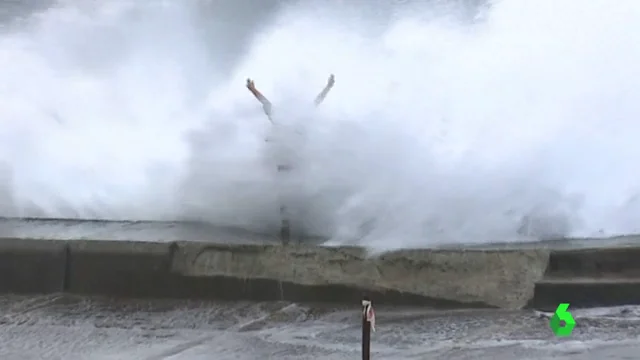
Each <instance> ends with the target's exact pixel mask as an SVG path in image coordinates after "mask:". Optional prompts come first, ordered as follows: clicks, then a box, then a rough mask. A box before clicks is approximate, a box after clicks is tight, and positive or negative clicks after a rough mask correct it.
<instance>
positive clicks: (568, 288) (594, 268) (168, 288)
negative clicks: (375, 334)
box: [0, 238, 640, 309]
mask: <svg viewBox="0 0 640 360" xmlns="http://www.w3.org/2000/svg"><path fill="white" fill-rule="evenodd" d="M638 255H640V248H637V249H636V248H629V247H627V248H623V249H597V250H588V249H587V250H558V251H553V250H549V249H472V250H463V249H448V250H402V251H397V252H392V253H387V254H384V255H381V256H375V257H370V256H368V255H367V254H366V252H365V251H364V250H363V249H361V248H355V247H352V248H348V247H342V248H336V247H320V246H311V245H292V246H280V245H274V244H270V245H258V244H215V243H207V242H165V243H155V242H132V241H100V240H43V239H23V238H0V293H55V292H67V293H72V294H83V295H106V296H117V297H153V298H165V297H166V298H202V299H222V300H258V301H266V300H287V301H309V302H349V303H353V302H357V301H359V299H360V297H361V296H362V295H363V293H366V294H368V295H369V296H371V297H372V298H374V299H375V300H376V302H377V303H388V304H407V305H409V304H411V305H429V306H441V307H500V308H512V309H513V308H522V307H526V306H533V307H536V308H549V307H555V306H557V304H558V303H560V302H571V303H572V306H581V305H584V306H599V305H618V304H623V303H640V296H636V297H634V294H640V285H638V284H640V282H636V280H635V277H636V276H637V275H638V274H640V265H639V264H638V262H636V261H634V259H635V258H637V256H638Z"/></svg>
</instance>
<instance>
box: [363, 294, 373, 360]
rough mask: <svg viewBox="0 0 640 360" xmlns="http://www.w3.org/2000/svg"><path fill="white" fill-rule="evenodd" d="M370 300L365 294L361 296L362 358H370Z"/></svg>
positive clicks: (368, 359) (364, 359)
mask: <svg viewBox="0 0 640 360" xmlns="http://www.w3.org/2000/svg"><path fill="white" fill-rule="evenodd" d="M370 308H371V300H369V298H368V297H367V296H365V297H363V298H362V360H370V359H371V321H370V320H371V319H370V316H369V311H373V310H372V309H370Z"/></svg>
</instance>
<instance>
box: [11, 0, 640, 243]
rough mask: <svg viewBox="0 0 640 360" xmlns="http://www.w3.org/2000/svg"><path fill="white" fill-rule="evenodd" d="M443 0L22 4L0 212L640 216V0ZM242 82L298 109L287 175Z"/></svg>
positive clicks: (16, 23)
mask: <svg viewBox="0 0 640 360" xmlns="http://www.w3.org/2000/svg"><path fill="white" fill-rule="evenodd" d="M231 4H233V5H231ZM438 4H440V3H437V2H433V1H429V2H424V1H405V2H397V3H393V4H391V5H390V4H389V3H386V4H382V3H381V4H378V3H377V2H375V1H373V2H371V1H370V2H364V3H353V4H351V5H346V4H344V3H343V2H341V1H337V0H336V1H325V2H296V1H289V2H275V1H264V2H261V3H260V5H259V8H256V7H257V5H254V4H253V3H252V2H249V1H236V2H230V3H225V5H222V2H213V1H212V2H199V3H197V2H178V1H174V2H171V1H165V2H148V3H147V2H116V1H104V2H98V3H95V2H82V1H77V2H61V3H57V4H55V6H50V7H46V8H45V7H43V8H41V9H39V10H38V11H35V12H31V13H30V14H29V15H26V16H22V17H20V18H16V17H15V16H14V17H12V19H11V21H10V22H6V23H5V25H4V28H3V31H2V34H1V35H0V62H1V63H0V74H1V76H2V79H3V81H2V82H1V83H0V94H1V96H0V111H1V114H0V122H1V125H2V126H1V127H0V138H1V139H2V141H1V142H0V160H1V161H2V162H3V163H4V166H3V170H2V174H3V176H2V179H3V184H4V189H3V191H2V192H1V194H4V196H3V199H4V200H3V202H2V204H0V205H2V206H0V208H1V209H2V211H3V213H4V215H13V216H27V215H29V216H33V215H38V216H56V217H58V216H62V217H80V218H83V217H88V218H110V219H198V220H205V221H209V222H212V223H216V224H223V225H234V226H242V227H246V228H250V229H252V230H257V231H272V230H273V229H274V228H275V227H277V226H278V224H279V219H278V216H279V215H278V211H277V209H278V207H279V205H278V204H279V203H280V202H281V201H286V202H287V204H289V206H290V207H291V211H292V213H293V214H294V215H293V216H294V219H295V221H294V223H295V224H296V226H297V228H298V229H301V231H304V232H305V233H313V234H317V235H322V236H328V237H331V238H332V239H333V242H334V243H344V242H351V243H354V242H357V243H360V244H369V245H372V246H374V245H375V246H382V247H385V248H393V247H404V246H422V245H429V244H436V243H452V242H453V243H455V242H484V241H503V240H518V239H530V238H531V237H549V236H567V235H573V236H585V235H593V234H606V235H611V234H624V233H632V232H638V231H639V230H640V229H639V228H638V227H639V226H640V225H638V224H640V222H638V221H637V217H638V215H637V214H640V204H639V203H638V197H637V196H638V195H637V194H638V189H639V186H640V167H638V166H637V164H636V162H637V161H636V159H637V158H638V156H639V155H640V146H639V145H637V139H638V138H639V136H640V124H638V123H637V116H638V115H639V114H640V102H639V101H637V99H638V98H640V81H639V80H638V79H640V39H639V35H637V34H638V31H640V25H638V24H640V3H638V2H637V1H633V0H621V1H617V2H616V3H615V6H614V5H613V4H612V3H611V2H610V1H604V0H592V1H588V2H584V1H578V0H553V1H551V0H542V1H541V0H537V1H528V0H521V1H503V2H494V3H488V4H466V5H465V4H463V5H460V4H459V3H454V2H450V3H444V4H440V5H438ZM470 14H471V15H470ZM330 73H335V74H336V85H335V87H334V89H333V90H332V91H331V93H330V94H329V95H328V97H327V99H326V101H325V102H324V103H323V104H322V105H321V106H320V108H318V109H317V110H310V109H311V108H310V107H307V106H306V105H303V104H312V101H313V98H314V97H315V95H316V94H317V93H318V92H319V91H320V90H321V89H322V87H323V86H324V84H325V81H326V78H327V76H328V75H329V74H330ZM247 77H252V78H253V79H255V81H256V85H257V87H258V88H259V89H260V90H261V91H262V92H264V93H265V95H266V96H267V97H268V98H269V99H270V100H271V101H272V102H273V103H274V108H275V109H281V110H283V112H282V113H286V114H289V115H288V116H284V117H283V118H286V119H289V120H291V119H295V121H293V122H290V123H292V124H294V125H295V127H296V129H297V130H296V132H295V133H296V134H297V135H295V136H294V137H295V138H296V139H297V140H302V141H297V142H295V144H296V145H295V150H294V151H293V152H294V153H295V158H296V167H295V169H294V170H293V171H291V172H289V173H287V174H279V175H278V174H276V172H275V170H274V166H275V164H276V162H277V161H279V160H278V159H273V158H272V157H270V154H272V152H270V151H269V144H268V143H265V141H264V139H265V138H266V137H268V136H269V133H270V132H271V131H273V129H272V128H271V126H270V125H269V122H268V121H267V119H266V117H265V116H264V114H263V113H262V110H261V108H260V105H259V103H258V102H257V101H256V100H255V99H253V98H252V96H251V95H250V93H249V92H248V91H247V90H246V89H245V88H244V82H245V79H246V78H247ZM303 109H304V110H303ZM283 121H284V120H283ZM289 125H291V124H289ZM290 144H294V142H291V143H290ZM285 190H286V191H285ZM283 199H284V200H283ZM527 235H528V236H527Z"/></svg>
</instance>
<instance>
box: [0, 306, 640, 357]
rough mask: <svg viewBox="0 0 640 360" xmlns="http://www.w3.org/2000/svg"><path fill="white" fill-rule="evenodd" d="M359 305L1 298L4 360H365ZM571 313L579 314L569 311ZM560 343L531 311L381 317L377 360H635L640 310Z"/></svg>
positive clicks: (395, 312)
mask: <svg viewBox="0 0 640 360" xmlns="http://www.w3.org/2000/svg"><path fill="white" fill-rule="evenodd" d="M359 310H360V308H359V304H355V306H354V307H353V308H347V307H342V308H336V307H330V306H328V305H317V306H314V305H298V304H292V303H284V302H273V303H249V302H235V303H221V302H193V301H191V302H187V301H160V300H158V301H142V300H140V301H133V300H126V301H125V300H120V301H119V300H110V299H104V298H91V299H90V298H82V297H75V296H68V295H50V296H40V297H38V296H35V297H23V296H4V297H0V358H1V359H3V360H29V359H51V360H53V359H69V360H84V359H87V360H103V359H104V360H106V359H114V360H116V359H117V360H129V359H131V360H134V359H135V360H161V359H171V360H200V359H202V360H204V359H207V360H209V359H219V360H225V359H240V360H242V359H247V360H248V359H251V360H255V359H276V358H277V359H336V360H337V359H358V358H359V357H360V313H359ZM570 310H571V309H570ZM574 316H575V318H576V322H577V326H576V328H575V330H574V333H573V334H572V336H570V337H568V338H561V339H559V338H556V337H555V336H554V335H553V333H552V332H551V330H550V329H549V327H548V317H547V315H546V314H540V313H536V312H533V311H502V310H457V311H440V310H434V309H416V308H383V307H379V308H376V317H377V323H376V330H377V331H376V332H375V333H374V334H373V335H372V358H373V359H456V360H463V359H468V360H471V359H495V360H501V359H567V360H569V359H576V360H577V359H594V360H595V359H598V360H600V359H612V360H615V359H618V360H622V359H627V360H630V359H636V358H637V354H638V352H639V351H640V327H639V325H640V309H638V308H635V307H625V308H611V309H591V310H580V311H575V312H574Z"/></svg>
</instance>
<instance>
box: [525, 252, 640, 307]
mask: <svg viewBox="0 0 640 360" xmlns="http://www.w3.org/2000/svg"><path fill="white" fill-rule="evenodd" d="M639 259H640V247H629V246H624V247H616V248H604V249H603V248H595V249H593V248H592V249H579V250H562V251H554V252H552V253H551V256H550V258H549V266H548V268H547V271H546V273H545V276H544V278H543V279H542V280H541V281H539V282H538V283H537V284H536V289H535V297H534V298H533V299H532V301H531V303H530V304H529V306H531V307H534V308H537V309H544V310H554V309H555V308H556V307H557V306H558V304H559V303H563V302H565V303H570V304H571V306H572V307H576V308H577V307H596V306H619V305H632V304H633V305H635V304H640V260H639Z"/></svg>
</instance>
